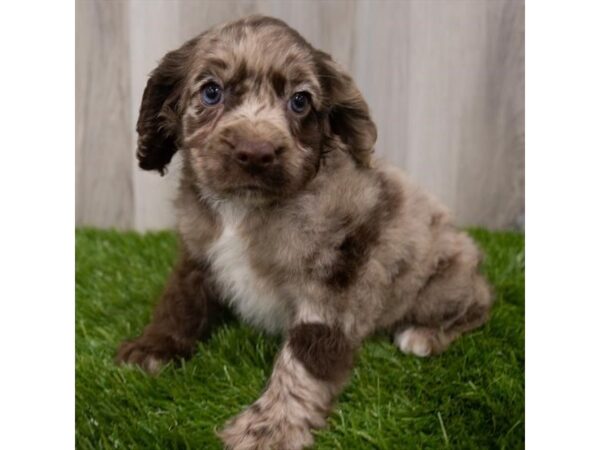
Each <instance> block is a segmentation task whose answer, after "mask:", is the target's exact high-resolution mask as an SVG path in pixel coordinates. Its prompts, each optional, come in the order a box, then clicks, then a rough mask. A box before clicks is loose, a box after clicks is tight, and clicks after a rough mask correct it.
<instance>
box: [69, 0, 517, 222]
mask: <svg viewBox="0 0 600 450" xmlns="http://www.w3.org/2000/svg"><path fill="white" fill-rule="evenodd" d="M252 13H262V14H268V15H272V16H276V17H279V18H282V19H283V20H285V21H287V22H288V23H289V24H290V25H291V26H293V27H294V28H296V29H298V31H300V32H301V33H302V34H303V35H304V36H305V37H306V38H307V39H308V40H309V41H310V42H311V43H313V44H314V45H315V46H317V47H319V48H322V49H323V50H325V51H327V52H329V53H331V54H332V55H333V56H334V58H336V59H337V60H338V61H339V62H340V63H341V64H342V65H344V66H345V67H346V68H348V70H349V71H350V72H351V73H352V74H353V76H354V77H355V80H356V82H357V84H358V85H359V87H360V88H361V90H362V92H363V94H364V95H365V97H366V99H367V101H368V102H369V104H370V106H371V109H372V114H373V116H374V118H375V121H376V123H377V125H378V129H379V139H378V142H377V145H376V153H377V154H378V155H379V156H381V157H383V158H384V159H385V160H387V161H389V162H390V163H391V164H392V163H393V164H397V165H399V166H401V167H403V168H404V169H405V170H406V171H407V172H408V173H409V174H410V175H411V176H412V177H413V178H414V179H415V180H417V181H418V182H419V183H420V184H422V185H423V186H425V187H426V188H428V189H429V190H431V191H432V192H433V193H435V194H436V195H437V196H438V197H439V198H441V200H443V201H444V202H445V203H446V204H447V205H448V206H450V207H451V208H452V209H453V210H454V212H455V215H456V217H457V219H458V221H459V223H460V224H462V225H483V226H488V227H491V228H512V227H520V226H522V224H523V220H524V4H523V0H405V1H402V0H379V1H376V0H374V1H360V0H359V1H344V0H326V1H316V0H315V1H311V0H287V1H286V0H282V1H281V0H280V1H278V0H238V1H229V0H201V1H197V0H194V1H191V0H112V1H107V0H78V1H77V6H76V21H77V22H76V35H77V36H76V39H77V47H76V57H77V61H76V70H77V73H76V75H77V77H76V78H77V83H76V121H77V122H76V133H77V136H76V143H77V148H76V170H77V173H76V179H77V186H76V208H77V210H76V217H77V225H92V226H99V227H116V228H125V229H126V228H135V229H138V230H146V229H156V228H167V227H170V226H172V225H173V214H172V206H171V201H172V199H173V197H174V191H175V187H176V181H177V172H178V162H179V161H178V160H177V159H175V161H174V163H172V165H171V168H170V171H169V174H168V175H167V176H166V177H162V178H161V177H160V176H158V175H157V174H154V173H147V172H142V171H141V170H139V169H137V167H136V165H135V158H134V152H135V150H134V149H135V139H136V135H135V132H134V125H135V121H136V120H137V111H138V107H139V103H140V100H141V96H142V92H143V89H144V86H145V82H146V77H147V74H148V73H149V72H150V71H151V70H152V69H153V68H154V67H155V65H156V63H157V61H158V60H159V59H160V58H161V56H162V55H163V54H164V53H165V52H167V51H168V50H171V49H174V48H176V47H178V46H179V45H180V44H181V43H183V42H184V41H185V40H186V39H188V38H190V37H192V36H195V35H196V34H198V33H200V32H201V31H203V30H204V29H206V28H208V27H210V26H211V25H214V24H217V23H219V22H222V21H225V20H231V19H234V18H238V17H240V16H243V15H246V14H252Z"/></svg>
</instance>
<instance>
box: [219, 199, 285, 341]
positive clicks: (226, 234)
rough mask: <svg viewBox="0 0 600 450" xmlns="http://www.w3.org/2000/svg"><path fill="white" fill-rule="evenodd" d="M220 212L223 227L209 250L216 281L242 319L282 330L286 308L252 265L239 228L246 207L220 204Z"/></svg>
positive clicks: (260, 325) (270, 329)
mask: <svg viewBox="0 0 600 450" xmlns="http://www.w3.org/2000/svg"><path fill="white" fill-rule="evenodd" d="M219 212H220V214H221V219H222V223H223V231H222V233H221V236H220V237H219V238H218V239H217V240H216V241H215V243H214V244H213V245H212V246H211V247H210V249H209V251H208V257H209V259H210V261H211V263H212V268H213V271H214V273H215V276H216V279H217V283H218V284H219V286H220V288H221V289H222V290H223V293H224V294H225V296H226V298H227V300H228V301H229V303H230V305H231V306H232V308H233V309H234V310H235V311H237V313H238V314H239V315H240V316H241V317H242V319H244V320H246V321H247V322H249V323H251V324H253V325H255V326H258V327H260V328H263V329H265V330H266V331H268V332H271V333H276V332H279V331H281V330H282V329H283V328H284V327H285V324H286V323H287V321H288V312H287V308H286V305H285V304H284V301H283V299H282V298H279V296H278V295H277V293H276V292H275V291H274V290H273V288H271V287H270V286H269V285H268V283H267V280H265V279H263V278H260V277H259V276H257V274H256V272H255V271H254V270H253V268H252V266H251V263H250V259H249V256H248V242H247V240H246V239H245V238H244V237H243V236H242V235H241V234H240V232H239V227H240V224H241V222H242V221H243V220H244V215H245V211H243V210H241V209H238V208H234V207H233V206H230V205H223V206H221V207H220V208H219Z"/></svg>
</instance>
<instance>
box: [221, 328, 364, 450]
mask: <svg viewBox="0 0 600 450" xmlns="http://www.w3.org/2000/svg"><path fill="white" fill-rule="evenodd" d="M353 353H354V349H353V345H352V344H351V343H350V341H349V340H348V338H347V337H346V336H345V334H344V333H343V331H342V330H341V329H340V328H339V327H338V326H330V325H326V324H324V323H314V322H311V323H299V324H297V325H296V326H295V327H294V328H293V329H292V330H291V332H290V333H289V336H288V339H287V340H286V342H285V344H284V346H283V348H282V350H281V352H280V353H279V355H278V357H277V360H276V362H275V366H274V368H273V373H272V374H271V378H270V379H269V382H268V384H267V387H266V389H265V391H264V393H263V394H262V396H261V397H260V398H259V399H258V400H257V401H255V402H254V403H253V404H252V405H251V406H250V407H249V408H248V409H246V410H245V411H244V412H242V413H241V414H240V415H238V416H237V417H235V418H234V419H232V420H231V421H230V422H229V423H228V424H226V426H225V428H224V430H223V431H221V433H220V436H221V439H223V442H224V443H225V445H226V447H227V448H230V449H235V450H241V449H286V450H292V449H294V450H295V449H302V448H304V447H307V446H310V445H312V443H313V437H312V433H311V430H312V429H316V428H321V427H323V426H325V423H326V419H327V415H328V414H329V411H330V409H331V407H332V406H333V403H334V401H335V398H336V396H337V395H338V394H339V392H340V391H341V389H342V387H343V385H344V382H345V381H346V380H347V379H348V378H349V375H350V372H351V368H352V359H353Z"/></svg>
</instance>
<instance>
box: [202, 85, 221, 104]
mask: <svg viewBox="0 0 600 450" xmlns="http://www.w3.org/2000/svg"><path fill="white" fill-rule="evenodd" d="M200 92H201V94H202V103H204V104H205V105H206V106H214V105H216V104H217V103H220V102H221V99H222V98H223V89H222V88H221V86H219V85H218V84H217V83H213V82H209V83H207V84H205V85H204V86H203V87H202V90H201V91H200Z"/></svg>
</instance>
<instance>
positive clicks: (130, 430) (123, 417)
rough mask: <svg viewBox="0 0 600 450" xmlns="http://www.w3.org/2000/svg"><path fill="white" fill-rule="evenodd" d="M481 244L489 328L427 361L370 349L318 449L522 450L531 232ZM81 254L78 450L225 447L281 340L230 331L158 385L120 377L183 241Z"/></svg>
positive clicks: (384, 346)
mask: <svg viewBox="0 0 600 450" xmlns="http://www.w3.org/2000/svg"><path fill="white" fill-rule="evenodd" d="M471 234H472V235H473V236H474V237H475V238H476V240H477V241H478V242H479V243H480V245H481V247H482V248H483V250H484V251H485V253H486V255H487V256H486V261H485V264H484V271H485V273H486V274H487V276H488V279H489V280H490V282H491V283H492V285H493V286H494V290H495V295H496V304H495V306H494V309H493V313H492V318H491V320H490V322H489V323H488V324H487V325H486V326H484V327H483V328H481V329H479V330H477V331H475V332H473V333H471V334H469V335H467V336H464V337H462V338H461V339H459V340H458V341H457V342H455V343H454V344H452V345H451V347H450V348H449V349H448V350H447V351H446V352H445V353H443V354H442V355H440V356H437V357H432V358H427V359H419V358H417V357H414V356H406V355H404V354H402V353H400V351H399V350H398V349H397V348H396V347H394V346H393V345H392V343H391V342H390V339H389V337H388V336H385V335H378V336H375V337H373V338H372V339H370V340H369V341H368V342H367V343H366V344H365V345H364V346H363V348H362V350H361V351H360V353H359V355H358V358H357V364H356V367H355V369H354V372H353V376H352V380H351V382H350V384H349V385H348V387H347V388H346V390H345V391H344V393H343V394H342V396H341V397H340V399H339V402H338V404H337V407H336V408H335V410H334V412H333V414H332V415H331V417H330V419H329V426H328V428H327V429H325V430H322V431H319V432H318V433H317V437H316V445H315V448H319V449H330V448H331V449H334V448H339V449H354V448H357V449H371V448H374V449H375V448H378V449H413V448H460V449H463V448H465V449H470V448H472V449H488V448H507V449H516V448H523V447H524V433H525V431H524V430H525V426H524V413H525V408H524V362H525V351H524V282H525V277H524V269H525V259H524V236H523V235H522V234H521V233H511V232H489V231H485V230H471ZM76 244H77V247H76V339H77V340H76V445H77V448H81V449H91V448H93V449H98V448H106V449H109V448H111V449H112V448H136V449H138V448H139V449H146V448H148V449H171V448H177V449H180V448H181V449H183V448H194V449H212V448H220V444H219V441H218V439H217V437H216V435H215V429H217V428H218V427H220V426H221V425H222V424H223V423H224V421H225V420H226V419H228V418H229V417H231V416H232V415H234V414H236V413H238V412H240V411H241V410H242V408H244V406H245V405H248V404H250V403H251V402H252V401H253V400H255V399H256V398H257V396H258V395H260V393H261V390H262V388H263V386H264V384H265V382H266V380H267V378H268V376H269V372H270V368H271V365H272V362H273V359H274V356H275V355H276V353H277V348H278V344H279V339H278V338H276V337H271V336H267V335H264V334H262V333H260V332H258V331H256V330H254V329H251V328H249V327H247V326H245V325H241V324H239V323H238V322H237V321H230V322H228V323H227V324H226V325H224V326H223V327H222V328H220V329H218V330H217V331H216V332H215V334H213V336H212V337H211V338H210V339H209V340H208V341H206V342H203V343H200V344H199V345H198V350H197V352H196V354H195V356H194V357H193V358H192V359H191V360H190V361H187V362H185V363H184V364H183V366H181V367H174V366H172V365H169V366H167V367H166V368H165V369H164V370H163V371H162V372H161V373H160V374H159V375H158V376H154V377H153V376H149V375H147V374H145V373H144V372H142V371H140V370H138V369H136V368H131V367H117V366H116V365H115V364H114V362H113V357H114V355H115V350H116V348H117V346H118V344H119V343H120V342H121V341H122V340H123V339H125V338H130V337H133V336H136V335H137V334H139V333H140V331H141V330H142V328H143V326H144V325H145V324H146V323H147V322H148V320H149V317H150V314H151V310H152V306H153V304H154V302H155V301H156V299H157V297H158V296H159V295H160V292H161V289H162V287H163V284H164V282H165V280H166V277H167V275H168V273H169V270H170V268H171V265H172V264H173V262H174V258H175V255H176V248H177V240H176V238H175V236H174V234H172V233H170V232H159V233H149V234H144V235H141V234H137V233H133V232H127V233H123V232H116V231H99V230H91V229H82V230H78V231H77V232H76Z"/></svg>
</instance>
